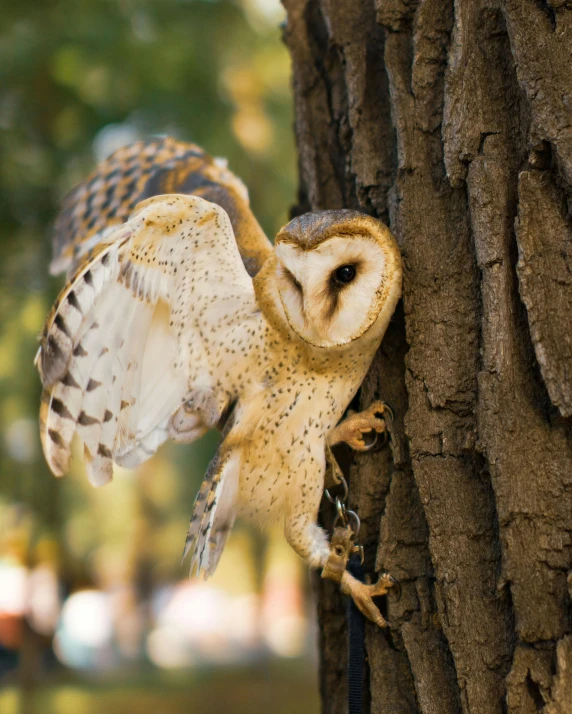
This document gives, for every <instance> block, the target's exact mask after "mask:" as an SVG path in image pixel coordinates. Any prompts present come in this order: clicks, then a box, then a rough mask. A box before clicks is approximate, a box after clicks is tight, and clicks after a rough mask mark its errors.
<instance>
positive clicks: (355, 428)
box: [328, 402, 391, 451]
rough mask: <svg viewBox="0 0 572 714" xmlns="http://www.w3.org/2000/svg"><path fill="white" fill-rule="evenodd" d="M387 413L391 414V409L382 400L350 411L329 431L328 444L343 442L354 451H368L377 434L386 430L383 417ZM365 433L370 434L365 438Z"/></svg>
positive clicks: (373, 443) (333, 444)
mask: <svg viewBox="0 0 572 714" xmlns="http://www.w3.org/2000/svg"><path fill="white" fill-rule="evenodd" d="M387 413H389V414H391V410H390V409H389V407H388V406H387V405H385V404H384V403H383V402H373V404H371V405H370V406H369V407H368V408H367V409H364V410H363V411H362V412H350V414H349V416H348V417H347V418H346V419H344V421H343V422H342V423H341V424H338V425H337V426H336V427H335V428H334V429H332V431H331V432H330V433H329V435H328V444H329V445H330V446H335V445H336V444H339V443H341V442H345V443H346V444H348V445H349V446H351V448H352V449H355V450H356V451H369V449H371V448H372V447H373V446H374V445H375V443H376V441H377V435H378V434H382V433H383V432H385V431H387V425H386V423H385V421H386V419H385V417H384V415H385V414H387ZM365 434H368V435H370V438H368V439H367V440H366V439H365V438H364V435H365ZM371 437H373V438H371Z"/></svg>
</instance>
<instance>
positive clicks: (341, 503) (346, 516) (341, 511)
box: [324, 474, 364, 563]
mask: <svg viewBox="0 0 572 714" xmlns="http://www.w3.org/2000/svg"><path fill="white" fill-rule="evenodd" d="M340 479H341V481H340V483H339V485H340V486H341V487H342V489H343V491H342V495H341V496H335V497H334V496H332V494H331V493H330V491H329V490H328V489H327V488H326V489H324V495H325V496H326V498H327V499H328V501H329V502H330V503H333V504H334V506H335V507H336V511H337V513H336V517H335V519H334V525H333V528H335V527H336V526H337V525H338V524H339V523H340V522H341V524H342V526H343V527H344V528H345V527H348V528H349V529H350V530H351V531H352V533H353V534H354V539H355V538H357V537H358V535H359V531H360V527H361V521H360V519H359V516H358V514H357V513H356V512H355V511H351V510H349V509H348V508H347V507H346V501H347V498H348V482H347V481H346V479H345V478H344V477H343V476H342V475H341V474H340ZM352 552H354V553H359V556H360V558H361V562H362V563H363V559H364V552H363V545H359V544H358V543H357V542H354V547H353V549H352Z"/></svg>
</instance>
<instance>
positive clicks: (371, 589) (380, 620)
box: [322, 526, 396, 627]
mask: <svg viewBox="0 0 572 714" xmlns="http://www.w3.org/2000/svg"><path fill="white" fill-rule="evenodd" d="M354 543H355V533H354V532H353V530H352V529H351V528H350V527H349V526H345V527H343V528H340V527H338V528H335V529H334V533H333V535H332V542H331V545H330V553H329V556H328V559H327V560H326V563H325V564H324V568H323V570H322V577H323V578H327V579H328V580H333V581H334V582H336V583H339V584H340V589H341V591H342V592H343V593H344V595H349V596H350V597H351V598H352V600H353V601H354V602H355V604H356V607H357V608H358V610H360V612H362V613H363V614H364V615H365V616H366V617H367V618H368V619H369V620H371V621H372V622H375V624H376V625H379V627H387V622H386V621H385V619H384V617H383V615H382V614H381V612H380V611H379V609H378V607H377V605H375V604H374V602H373V598H374V597H378V596H379V595H385V594H386V593H387V591H388V590H389V588H391V587H393V586H394V585H396V581H395V580H394V579H393V578H392V577H391V575H389V573H382V574H381V575H380V577H379V580H378V581H377V583H375V584H369V583H362V582H360V581H359V580H358V579H357V578H354V576H353V575H352V574H351V573H349V572H348V571H347V570H346V566H347V563H348V560H349V557H350V555H351V553H352V552H353V551H354Z"/></svg>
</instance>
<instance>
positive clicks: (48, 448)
mask: <svg viewBox="0 0 572 714" xmlns="http://www.w3.org/2000/svg"><path fill="white" fill-rule="evenodd" d="M242 308H244V309H246V310H247V312H248V311H249V310H250V309H252V311H255V308H256V302H255V298H254V289H253V285H252V280H251V278H250V277H249V275H248V274H247V272H246V270H245V268H244V265H243V263H242V261H241V257H240V254H239V251H238V247H237V244H236V241H235V238H234V235H233V231H232V226H231V223H230V220H229V217H228V215H227V214H226V212H225V211H224V210H223V209H222V208H220V207H219V206H217V205H215V204H213V203H210V202H208V201H205V200H203V199H201V198H199V197H196V196H185V195H176V194H173V195H169V196H157V197H154V198H151V199H148V200H147V201H145V202H143V203H142V204H140V205H139V206H138V207H137V209H136V211H135V212H134V213H133V215H132V216H131V218H130V219H129V220H128V221H127V223H125V224H124V225H122V226H121V227H120V228H119V229H117V230H116V231H115V233H114V234H113V235H112V236H110V237H109V240H108V241H107V242H104V243H100V244H99V245H98V246H97V247H95V248H94V249H93V251H92V255H91V256H90V257H89V258H88V259H86V260H85V261H84V263H83V264H82V265H81V266H80V268H79V269H78V271H77V272H76V274H75V275H74V277H73V278H72V279H71V280H70V282H69V283H68V284H67V285H66V287H65V288H64V290H63V291H62V292H61V293H60V296H59V298H58V300H57V302H56V304H55V306H54V308H53V309H52V312H51V313H50V315H49V317H48V320H47V323H46V326H45V328H44V332H43V336H42V341H41V346H40V349H39V351H38V355H37V359H36V363H37V366H38V369H39V371H40V375H41V377H42V382H43V386H44V392H43V396H42V405H41V411H40V428H41V439H42V446H43V449H44V453H45V456H46V460H47V462H48V464H49V466H50V468H51V469H52V471H53V472H54V473H55V474H56V475H62V474H63V473H64V472H65V471H66V470H67V468H68V464H69V459H70V445H71V441H72V437H73V435H74V433H76V432H77V433H78V435H79V437H80V439H81V440H82V441H83V444H84V452H85V459H86V466H87V471H88V475H89V477H90V480H91V481H92V483H94V484H95V485H100V484H102V483H105V482H107V481H108V480H109V479H110V478H111V475H112V462H113V461H115V462H116V463H120V464H125V465H130V466H132V465H135V464H136V463H140V462H141V461H143V460H145V459H146V458H149V456H151V455H152V454H153V453H154V452H155V450H156V449H157V448H158V446H159V445H160V444H161V443H162V442H163V441H165V440H166V438H167V436H168V428H169V421H170V419H171V417H172V415H173V414H174V413H175V411H177V410H178V409H179V408H180V407H181V406H182V404H183V403H185V402H186V401H187V399H188V398H189V394H192V393H193V389H194V388H195V387H197V388H204V382H205V379H206V381H207V382H208V381H209V379H210V383H213V384H214V383H216V381H217V374H216V365H215V364H213V362H214V360H213V356H212V355H211V354H209V345H208V344H207V343H208V340H211V344H212V339H214V337H216V335H217V331H218V330H224V329H228V328H229V326H231V325H233V324H234V323H235V322H236V320H237V317H236V315H237V311H238V310H240V309H242ZM205 375H206V377H205ZM201 381H202V385H201V384H198V383H199V382H201Z"/></svg>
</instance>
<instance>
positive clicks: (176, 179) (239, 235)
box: [50, 136, 272, 277]
mask: <svg viewBox="0 0 572 714" xmlns="http://www.w3.org/2000/svg"><path fill="white" fill-rule="evenodd" d="M160 194H190V195H195V196H200V197H201V198H205V199H207V201H212V202H213V203H216V204H218V205H219V206H222V208H224V210H225V211H226V212H227V213H228V215H229V218H230V222H231V223H232V227H233V230H234V234H235V237H236V242H237V244H238V249H239V251H240V255H241V257H242V260H243V262H244V264H245V266H246V269H247V271H248V272H249V274H250V275H255V274H256V273H257V272H258V270H260V268H261V267H262V264H263V263H264V261H265V260H266V258H267V257H268V255H269V254H270V252H271V250H272V246H271V244H270V241H269V240H268V238H267V237H266V236H265V235H264V232H263V230H262V228H261V227H260V225H259V223H258V221H257V220H256V218H255V217H254V214H253V213H252V211H251V209H250V205H249V201H248V191H247V189H246V186H245V185H244V184H243V183H242V181H241V180H240V179H239V178H238V177H237V176H235V175H234V174H233V173H232V172H231V171H230V170H229V169H228V167H227V165H226V161H225V160H224V159H215V158H213V157H212V156H209V155H208V154H207V153H206V152H205V151H203V150H202V149H201V148H200V147H198V146H196V145H195V144H189V143H187V142H184V141H179V140H177V139H174V138H173V137H170V136H165V137H155V138H151V139H146V140H143V141H137V142H135V143H134V144H130V145H129V146H125V147H123V148H122V149H118V150H117V151H116V152H114V153H113V154H112V155H111V156H109V157H108V158H107V159H105V161H103V162H101V163H100V164H99V166H98V167H97V168H96V169H95V171H93V172H92V173H91V174H90V175H89V176H88V177H87V178H86V179H85V181H83V182H82V183H81V184H79V186H76V187H75V188H74V189H73V190H72V191H71V192H70V193H69V194H68V195H67V196H66V197H65V198H64V200H63V204H62V209H61V211H60V213H59V215H58V217H57V219H56V222H55V226H54V234H53V260H52V263H51V265H50V271H51V272H52V274H54V275H55V274H57V273H60V272H62V271H64V270H65V271H66V273H67V275H68V277H69V276H70V275H71V274H73V273H74V271H75V270H77V268H78V267H79V265H81V263H83V262H84V261H85V260H86V259H87V258H88V257H91V255H92V254H94V252H95V251H97V249H98V247H99V245H100V244H101V243H104V242H106V241H107V240H108V237H109V234H110V233H111V232H113V231H114V230H115V229H116V228H117V227H118V226H120V225H121V224H122V223H124V222H125V221H126V220H127V219H128V218H129V216H130V214H131V212H132V211H133V210H134V208H135V206H136V205H137V204H139V203H140V202H141V201H144V200H145V199H147V198H151V197H153V196H158V195H160Z"/></svg>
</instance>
